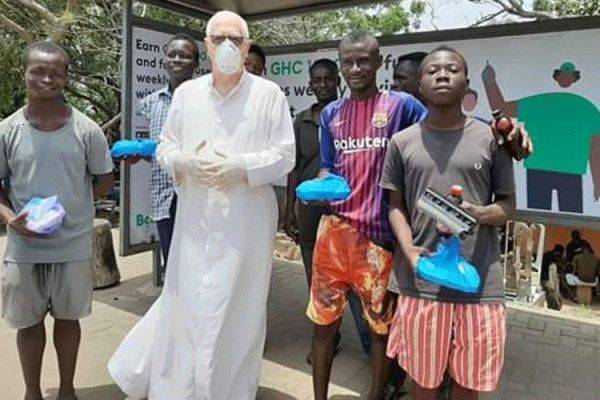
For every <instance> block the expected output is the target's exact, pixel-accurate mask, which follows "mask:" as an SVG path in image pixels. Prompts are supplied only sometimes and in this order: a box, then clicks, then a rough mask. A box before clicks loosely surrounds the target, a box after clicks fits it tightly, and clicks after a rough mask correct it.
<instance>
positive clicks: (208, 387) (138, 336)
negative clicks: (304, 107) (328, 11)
mask: <svg viewBox="0 0 600 400" xmlns="http://www.w3.org/2000/svg"><path fill="white" fill-rule="evenodd" d="M205 41H206V46H207V50H208V55H209V57H210V60H211V62H212V66H213V72H212V74H209V75H205V76H202V77H200V78H197V79H194V80H191V81H188V82H185V83H183V84H182V85H181V86H180V87H179V88H178V89H177V90H176V91H175V94H174V98H173V103H172V105H171V108H170V111H169V116H168V118H167V122H166V123H165V126H164V128H163V131H162V135H161V141H160V145H159V147H158V160H159V162H160V163H161V165H162V166H164V167H165V169H166V170H168V171H170V173H171V174H172V176H173V177H174V179H175V181H176V183H177V184H178V193H179V195H178V196H179V200H178V204H177V217H176V221H175V230H174V236H173V241H172V243H171V250H170V251H171V254H170V255H169V261H168V262H169V265H168V268H167V275H166V280H165V286H164V288H163V292H162V294H161V296H160V297H159V298H158V300H157V301H156V302H155V303H154V305H153V306H152V307H151V309H150V310H149V311H148V313H147V314H146V315H145V316H144V317H143V318H142V319H141V321H140V322H139V323H138V324H137V325H136V326H135V327H134V328H133V330H132V331H131V332H130V333H129V334H128V336H127V337H126V338H125V339H124V341H123V343H122V344H121V346H120V347H119V349H118V350H117V352H116V353H115V355H114V356H113V358H112V359H111V361H110V363H109V371H110V373H111V375H112V376H113V378H114V380H115V381H116V382H117V384H118V385H119V386H120V387H121V389H122V390H123V391H124V392H125V393H127V394H128V395H129V396H130V398H132V399H139V398H148V399H150V400H155V399H156V400H173V399H176V400H193V399H197V400H200V399H202V400H250V399H252V400H253V399H255V397H256V392H257V389H258V383H259V375H260V364H261V359H262V353H263V347H264V341H265V335H266V305H267V304H266V303H267V294H268V290H269V280H270V276H271V265H272V250H273V249H272V246H273V239H274V236H275V232H276V227H277V203H276V200H275V195H274V192H273V188H272V186H271V184H272V183H274V182H275V181H277V180H279V179H281V178H283V177H284V176H286V175H287V173H288V172H289V171H290V170H291V169H292V168H293V166H294V162H295V145H294V131H293V127H292V121H291V117H290V113H289V107H288V103H287V101H286V99H285V96H284V95H283V93H282V92H281V90H280V89H279V87H278V86H277V85H276V84H274V83H272V82H269V81H267V80H265V79H263V78H260V77H256V76H253V75H250V74H248V73H247V72H245V71H244V68H243V64H244V60H245V57H246V55H247V53H248V48H249V45H250V41H249V39H248V27H247V25H246V22H245V21H244V20H243V19H242V18H241V17H240V16H239V15H237V14H234V13H232V12H227V11H222V12H219V13H217V14H215V15H214V16H213V17H212V18H211V20H210V21H209V22H208V25H207V32H206V39H205Z"/></svg>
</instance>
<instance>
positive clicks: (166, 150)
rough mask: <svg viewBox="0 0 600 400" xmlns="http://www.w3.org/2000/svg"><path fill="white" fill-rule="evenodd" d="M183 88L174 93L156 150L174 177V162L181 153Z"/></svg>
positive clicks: (161, 161)
mask: <svg viewBox="0 0 600 400" xmlns="http://www.w3.org/2000/svg"><path fill="white" fill-rule="evenodd" d="M182 92H183V90H181V88H179V90H176V91H175V93H174V94H173V101H172V102H171V107H169V113H168V114H167V120H166V121H165V124H164V125H163V127H162V130H161V133H160V138H159V143H158V148H157V150H156V159H157V161H158V162H159V164H160V165H161V167H163V169H164V170H165V171H167V172H168V173H169V175H171V178H174V176H175V171H174V169H173V163H174V161H175V159H176V158H177V157H178V156H179V155H180V154H181V152H182V151H181V138H182V136H183V132H182V127H183V124H182V119H183V99H182V97H183V93H182Z"/></svg>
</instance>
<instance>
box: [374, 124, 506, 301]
mask: <svg viewBox="0 0 600 400" xmlns="http://www.w3.org/2000/svg"><path fill="white" fill-rule="evenodd" d="M380 185H381V187H382V188H384V189H388V190H393V191H398V192H402V193H403V194H404V199H405V201H406V206H407V208H408V214H409V217H410V221H409V223H410V225H411V228H412V233H413V240H414V243H415V245H417V246H424V247H427V248H428V249H430V250H432V251H433V250H435V247H436V245H437V243H438V240H439V239H438V235H437V232H436V229H435V225H436V222H435V221H434V220H433V219H432V218H430V217H428V216H427V215H425V214H423V213H422V212H420V211H419V210H418V209H417V207H416V205H417V200H418V199H419V197H420V196H421V194H422V193H423V192H424V191H425V190H426V189H427V188H432V189H434V190H436V191H437V192H439V193H444V194H445V193H448V192H449V191H450V187H451V186H452V185H461V186H462V187H463V190H464V195H463V198H464V200H465V201H468V202H470V203H473V204H480V205H487V204H490V203H492V201H493V199H494V195H495V194H500V195H510V194H513V193H514V191H515V185H514V175H513V162H512V159H511V157H510V156H509V154H508V153H507V152H506V150H505V149H504V148H501V147H499V146H498V145H497V144H496V142H495V140H494V137H493V135H492V132H491V129H490V127H489V126H487V125H486V124H484V123H482V122H479V121H477V120H474V119H468V120H467V123H466V125H465V127H464V129H461V130H458V131H443V132H440V131H431V130H428V129H426V128H425V127H424V125H423V123H420V124H415V125H413V126H411V127H410V128H408V129H405V130H404V131H402V132H400V133H399V134H397V135H395V136H394V137H393V139H392V140H391V142H390V144H389V146H388V150H387V155H386V160H385V167H384V171H383V176H382V179H381V183H380ZM462 256H463V257H465V258H466V259H467V260H469V261H470V262H471V263H472V264H473V265H474V266H475V267H476V268H477V271H478V272H479V275H480V277H481V283H482V284H481V287H480V290H479V292H478V293H475V294H467V293H463V292H459V291H455V290H452V289H448V288H444V287H440V286H438V285H435V284H433V283H429V282H427V281H424V280H422V279H420V278H418V277H416V276H415V274H414V272H413V270H412V267H411V266H410V264H409V262H408V260H406V258H405V257H404V255H403V254H402V252H401V251H396V254H395V266H394V272H395V274H396V278H397V281H398V286H399V290H400V293H401V294H403V295H405V296H411V297H419V298H427V299H434V300H438V301H448V302H465V303H484V302H501V301H503V299H504V284H503V272H502V266H501V264H500V244H499V239H498V234H497V230H496V229H495V228H494V227H492V226H487V225H479V226H477V228H476V230H475V231H474V233H473V234H472V235H469V236H468V237H467V238H466V239H465V240H464V241H463V243H462Z"/></svg>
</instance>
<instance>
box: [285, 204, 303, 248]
mask: <svg viewBox="0 0 600 400" xmlns="http://www.w3.org/2000/svg"><path fill="white" fill-rule="evenodd" d="M283 229H284V230H285V233H286V234H287V235H288V236H289V237H290V239H292V240H293V241H294V242H295V243H298V242H299V241H300V235H299V233H300V231H299V229H298V221H297V219H296V213H294V210H286V212H285V219H284V224H283Z"/></svg>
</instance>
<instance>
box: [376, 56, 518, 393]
mask: <svg viewBox="0 0 600 400" xmlns="http://www.w3.org/2000/svg"><path fill="white" fill-rule="evenodd" d="M420 72H421V74H420V76H421V82H420V90H421V93H422V95H423V97H424V99H425V101H426V102H427V104H428V108H429V114H428V116H427V118H426V119H425V120H424V121H423V122H421V123H419V124H416V125H413V126H412V127H410V128H408V129H406V130H404V131H403V132H401V134H398V135H395V136H394V137H393V139H392V140H391V142H390V145H389V147H388V152H387V156H386V162H385V168H384V172H383V176H382V180H381V186H382V187H383V188H385V189H387V190H388V193H389V196H390V223H391V225H392V229H393V231H394V234H395V236H396V239H397V241H398V247H397V251H396V254H395V267H394V268H395V273H396V276H397V278H398V283H399V289H400V296H399V298H398V306H397V311H396V315H395V316H394V321H393V324H392V328H391V331H390V338H389V343H388V356H390V357H392V358H394V359H397V361H398V363H399V364H400V365H401V366H402V367H403V368H404V369H405V370H406V371H407V373H408V374H409V375H410V376H411V377H412V378H413V380H414V381H415V383H416V388H415V392H414V394H413V397H414V398H415V399H416V400H419V399H430V398H435V396H436V395H437V392H438V388H439V386H440V384H441V383H442V379H443V376H444V372H445V371H446V369H449V372H450V376H451V377H452V378H453V380H454V382H455V383H454V384H453V385H452V389H451V395H450V398H451V399H461V400H469V399H476V398H477V396H478V392H481V391H493V390H494V389H495V387H496V385H497V382H498V379H499V376H500V371H501V368H502V364H503V360H504V340H505V330H504V324H505V310H504V305H503V298H504V288H503V283H502V270H501V265H500V248H499V244H498V243H499V242H498V237H497V233H496V230H495V228H494V227H495V226H499V225H502V224H504V223H505V221H506V219H507V218H508V217H509V216H510V215H511V214H512V213H513V212H514V202H515V201H514V190H515V189H514V177H513V168H512V160H511V157H510V155H509V154H508V153H507V152H506V150H504V149H503V148H501V147H499V146H498V144H497V143H496V141H495V139H494V136H493V135H492V132H491V130H490V127H489V126H487V125H485V124H483V123H481V122H479V121H477V120H474V119H471V118H469V117H467V116H465V115H464V114H463V111H462V108H461V100H462V98H463V96H464V94H465V93H466V90H467V89H468V78H467V64H466V61H465V60H464V58H463V56H462V55H460V54H459V53H458V52H457V51H455V50H453V49H451V48H447V47H442V48H438V49H436V50H434V51H433V52H431V53H430V54H429V55H428V56H427V57H426V58H425V60H424V61H423V64H422V65H421V71H420ZM454 184H458V185H461V186H462V187H463V188H464V199H465V201H464V202H463V204H462V206H463V207H464V208H465V209H466V210H467V211H468V212H470V213H471V214H472V215H473V216H475V217H476V218H477V220H478V228H477V229H476V231H475V232H474V234H473V235H472V236H471V237H469V238H467V239H466V240H465V241H464V242H463V251H462V256H463V257H465V258H467V259H468V260H469V261H470V262H471V263H472V264H473V265H475V267H476V268H477V270H478V272H479V275H480V276H481V280H482V283H481V287H480V290H479V291H478V292H477V293H475V294H466V293H462V292H458V291H454V290H451V289H447V288H443V287H440V286H437V285H434V284H431V283H428V282H426V281H424V280H421V279H420V278H418V277H417V276H416V273H415V265H416V261H417V260H418V258H419V257H421V255H425V254H427V253H428V252H430V251H433V250H434V249H435V246H436V244H437V240H438V235H437V232H436V227H435V225H436V224H435V221H433V220H432V219H431V218H429V217H427V216H425V215H424V214H422V213H420V212H419V211H418V210H417V209H416V202H417V199H418V198H419V197H420V195H421V194H422V193H423V192H424V191H425V190H426V189H427V188H433V189H434V190H436V191H438V192H441V193H448V191H449V189H450V187H451V186H452V185H454Z"/></svg>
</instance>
